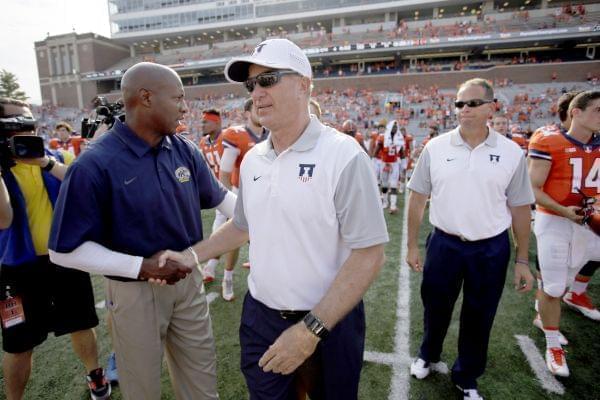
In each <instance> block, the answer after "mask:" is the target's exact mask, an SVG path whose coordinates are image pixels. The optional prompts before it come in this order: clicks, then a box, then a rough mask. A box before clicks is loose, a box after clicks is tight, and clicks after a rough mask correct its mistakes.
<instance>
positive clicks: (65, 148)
mask: <svg viewBox="0 0 600 400" xmlns="http://www.w3.org/2000/svg"><path fill="white" fill-rule="evenodd" d="M54 134H55V135H56V137H54V138H52V139H50V142H49V147H50V148H51V149H52V150H58V151H60V152H61V154H62V155H63V157H64V158H65V161H66V162H68V163H70V162H72V161H73V159H74V158H75V157H77V156H78V155H79V153H80V152H81V142H82V141H83V139H82V138H81V136H76V135H73V128H72V127H71V125H69V124H68V123H67V122H59V123H58V124H56V126H55V127H54Z"/></svg>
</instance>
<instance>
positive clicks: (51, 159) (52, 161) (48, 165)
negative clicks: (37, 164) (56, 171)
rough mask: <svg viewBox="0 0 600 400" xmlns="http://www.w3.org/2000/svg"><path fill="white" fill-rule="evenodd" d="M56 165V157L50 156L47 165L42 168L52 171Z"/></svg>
mask: <svg viewBox="0 0 600 400" xmlns="http://www.w3.org/2000/svg"><path fill="white" fill-rule="evenodd" d="M55 165H56V161H54V158H52V157H49V158H48V164H46V166H45V167H42V170H43V171H46V172H50V171H52V168H54V166H55Z"/></svg>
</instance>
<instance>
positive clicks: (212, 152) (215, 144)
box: [199, 133, 223, 177]
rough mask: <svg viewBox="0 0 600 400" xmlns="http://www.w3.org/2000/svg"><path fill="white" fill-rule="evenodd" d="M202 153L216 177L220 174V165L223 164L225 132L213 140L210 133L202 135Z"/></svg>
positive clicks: (200, 145)
mask: <svg viewBox="0 0 600 400" xmlns="http://www.w3.org/2000/svg"><path fill="white" fill-rule="evenodd" d="M199 147H200V150H201V151H202V154H204V158H205V159H206V162H207V163H208V166H209V167H210V169H211V170H212V171H213V173H214V174H215V176H216V177H218V176H219V170H220V169H219V166H220V165H221V155H222V154H223V134H222V133H219V135H218V136H217V137H216V138H215V139H214V140H212V139H211V138H210V135H205V136H202V138H201V139H200V144H199Z"/></svg>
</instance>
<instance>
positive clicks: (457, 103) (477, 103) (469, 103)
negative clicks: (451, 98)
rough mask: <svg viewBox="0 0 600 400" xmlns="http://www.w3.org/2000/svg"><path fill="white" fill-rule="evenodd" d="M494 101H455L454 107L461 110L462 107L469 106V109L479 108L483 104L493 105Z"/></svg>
mask: <svg viewBox="0 0 600 400" xmlns="http://www.w3.org/2000/svg"><path fill="white" fill-rule="evenodd" d="M493 102H494V100H482V99H473V100H468V101H455V102H454V107H456V108H463V107H464V106H469V108H475V107H479V106H481V105H483V104H488V103H493Z"/></svg>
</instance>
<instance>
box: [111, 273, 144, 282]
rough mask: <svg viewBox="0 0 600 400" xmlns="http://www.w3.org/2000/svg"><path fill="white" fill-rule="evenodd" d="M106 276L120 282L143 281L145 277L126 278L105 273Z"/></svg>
mask: <svg viewBox="0 0 600 400" xmlns="http://www.w3.org/2000/svg"><path fill="white" fill-rule="evenodd" d="M104 276H105V277H106V278H108V279H111V280H113V281H119V282H143V281H144V280H143V279H133V278H126V277H124V276H113V275H104Z"/></svg>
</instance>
